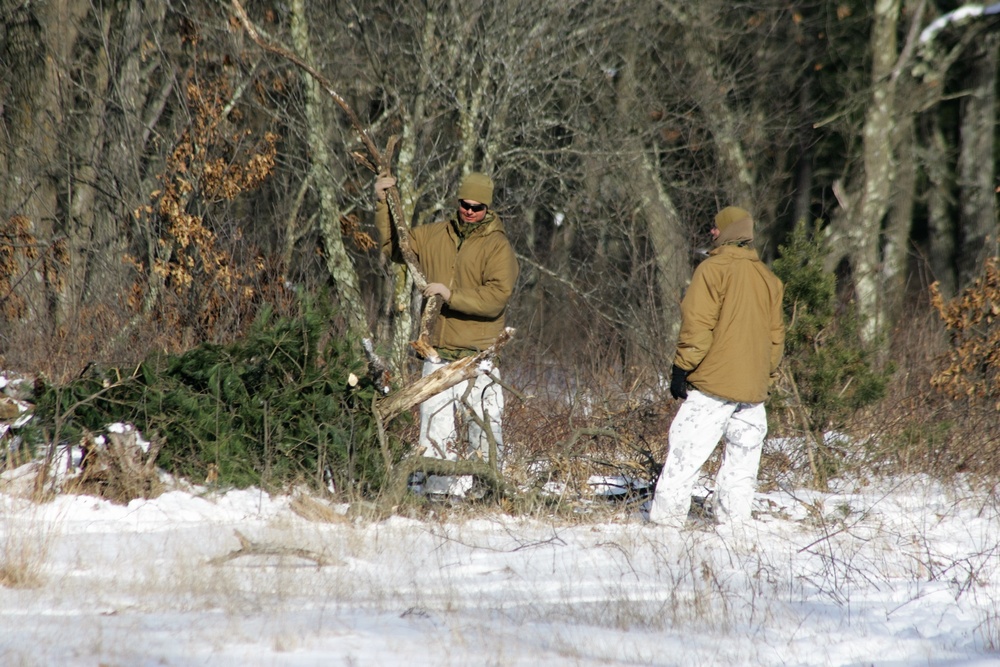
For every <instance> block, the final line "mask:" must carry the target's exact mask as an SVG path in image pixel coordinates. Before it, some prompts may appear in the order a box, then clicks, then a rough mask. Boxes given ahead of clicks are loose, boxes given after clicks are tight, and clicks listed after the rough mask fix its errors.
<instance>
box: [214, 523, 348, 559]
mask: <svg viewBox="0 0 1000 667" xmlns="http://www.w3.org/2000/svg"><path fill="white" fill-rule="evenodd" d="M233 532H234V533H235V534H236V539H238V540H239V541H240V548H239V549H236V550H234V551H230V552H229V553H228V554H226V555H224V556H217V557H215V558H213V559H211V560H209V561H208V562H209V564H210V565H221V564H223V563H227V562H229V561H231V560H234V559H236V558H240V557H241V556H278V557H280V558H285V557H288V556H291V557H293V558H301V559H303V560H310V561H312V562H314V563H316V566H317V567H323V566H324V565H341V564H342V563H340V562H339V561H331V560H330V559H328V558H327V557H326V556H324V555H323V554H321V553H318V552H316V551H312V550H310V549H302V548H299V547H285V546H281V545H277V544H267V543H264V542H254V541H253V540H250V539H249V538H247V536H246V535H244V534H243V533H241V532H240V531H238V530H234V531H233Z"/></svg>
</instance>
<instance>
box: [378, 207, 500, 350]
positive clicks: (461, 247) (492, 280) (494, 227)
mask: <svg viewBox="0 0 1000 667" xmlns="http://www.w3.org/2000/svg"><path fill="white" fill-rule="evenodd" d="M375 227H376V228H377V229H378V234H379V240H380V241H381V243H382V252H384V253H385V254H387V255H389V256H390V257H392V259H393V260H395V261H402V257H401V256H400V255H399V252H398V250H399V249H398V248H397V247H396V244H395V243H394V242H393V236H394V235H395V232H394V230H393V229H392V227H391V224H390V221H389V207H388V206H387V205H386V203H385V202H378V203H377V205H376V206H375ZM410 243H411V246H412V248H413V252H414V253H416V255H417V258H418V259H419V260H420V268H421V269H423V272H424V276H425V277H426V278H427V281H428V282H432V283H442V284H444V285H446V286H447V287H448V289H450V290H451V298H450V299H449V300H448V302H447V303H445V304H444V306H442V308H441V316H440V317H438V320H437V324H436V326H435V328H434V331H432V332H431V341H430V342H431V345H433V346H434V347H436V348H438V349H439V350H441V351H445V352H447V351H449V350H451V351H465V350H482V349H484V348H487V347H489V346H490V344H492V343H493V341H494V340H495V339H496V337H497V336H498V335H499V334H500V332H501V331H503V328H504V312H505V311H506V309H507V302H508V300H509V299H510V295H511V293H512V292H513V291H514V283H515V281H516V280H517V274H518V270H519V269H518V265H517V259H516V258H515V256H514V249H513V248H512V247H511V245H510V242H509V241H508V240H507V234H506V233H505V232H504V227H503V222H501V220H500V218H499V217H498V216H497V215H496V214H495V213H493V211H488V212H487V214H486V218H484V220H483V224H482V225H481V226H480V227H479V228H478V229H476V230H475V231H474V232H472V233H471V234H470V235H469V236H468V237H467V238H466V239H465V240H463V241H462V242H461V244H460V243H459V237H458V233H457V232H456V231H455V226H454V221H453V220H442V221H440V222H434V223H431V224H429V225H421V226H420V227H417V228H415V229H411V230H410Z"/></svg>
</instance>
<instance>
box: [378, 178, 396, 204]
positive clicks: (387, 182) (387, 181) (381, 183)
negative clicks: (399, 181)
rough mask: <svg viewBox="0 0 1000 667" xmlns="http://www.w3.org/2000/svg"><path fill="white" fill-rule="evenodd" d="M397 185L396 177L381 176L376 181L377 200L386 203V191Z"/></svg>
mask: <svg viewBox="0 0 1000 667" xmlns="http://www.w3.org/2000/svg"><path fill="white" fill-rule="evenodd" d="M395 184H396V177H395V176H379V177H378V178H376V179H375V198H376V199H378V200H379V201H385V191H386V190H388V189H389V188H391V187H392V186H394V185H395Z"/></svg>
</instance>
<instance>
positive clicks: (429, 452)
mask: <svg viewBox="0 0 1000 667" xmlns="http://www.w3.org/2000/svg"><path fill="white" fill-rule="evenodd" d="M445 365H446V362H441V363H434V362H430V361H425V362H424V368H423V374H424V376H427V375H430V374H431V373H433V372H434V371H436V370H438V369H439V368H442V367H443V366H445ZM483 370H484V372H483V373H481V374H479V375H477V376H476V377H475V378H473V379H471V380H466V381H465V382H460V383H458V384H457V385H455V386H454V387H450V388H449V389H445V390H444V391H442V392H441V393H439V394H436V395H435V396H432V397H431V398H429V399H427V400H426V401H424V402H423V403H421V405H420V441H419V445H420V446H419V449H418V452H417V455H418V456H430V457H433V458H438V459H447V460H449V461H456V460H458V459H459V458H463V459H467V458H475V457H479V458H482V460H484V461H488V460H489V456H490V444H489V443H490V441H489V437H488V436H487V434H486V432H485V431H483V429H482V428H481V427H480V426H479V424H478V423H476V420H474V419H473V418H472V415H471V414H470V412H469V409H468V408H467V407H466V405H465V404H464V403H463V402H462V397H463V396H465V392H466V391H467V390H468V389H469V384H470V383H471V384H472V390H471V391H469V395H468V399H467V402H468V404H469V406H470V407H471V408H472V409H473V410H474V411H475V414H476V415H477V416H478V417H479V418H480V419H482V420H483V421H484V422H486V423H487V424H489V427H490V430H491V431H492V433H493V437H494V438H495V439H496V442H497V459H498V460H497V466H498V467H499V465H500V463H501V462H502V461H503V451H504V450H503V432H502V424H501V416H502V415H503V389H502V388H501V386H500V385H499V384H497V383H496V382H494V381H493V379H492V378H491V377H490V375H488V373H492V374H493V375H495V376H496V377H497V378H499V377H500V371H499V370H498V369H496V368H494V367H493V366H492V364H489V362H485V367H483ZM484 415H485V417H484ZM471 484H472V478H471V477H469V478H468V479H466V478H458V479H455V478H452V477H437V476H433V475H432V476H431V477H430V478H429V479H428V480H427V483H426V485H425V487H424V490H425V492H427V493H448V494H451V495H464V492H465V491H467V490H468V489H467V488H465V487H469V486H471Z"/></svg>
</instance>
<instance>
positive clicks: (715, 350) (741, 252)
mask: <svg viewBox="0 0 1000 667" xmlns="http://www.w3.org/2000/svg"><path fill="white" fill-rule="evenodd" d="M712 236H713V238H714V240H715V248H714V249H713V250H712V251H711V253H710V254H709V256H708V258H707V259H706V260H705V261H703V262H702V263H701V264H699V265H698V267H697V268H696V269H695V272H694V275H693V276H692V278H691V285H690V287H689V288H688V290H687V293H686V294H685V295H684V299H683V300H682V302H681V318H682V320H681V331H680V336H679V339H678V341H677V352H676V354H675V356H674V365H673V369H672V376H671V383H670V393H671V395H672V396H673V397H674V398H675V399H679V400H684V403H683V405H681V407H680V409H679V410H678V411H677V415H676V416H675V417H674V420H673V422H672V423H671V425H670V434H669V444H670V449H669V451H668V453H667V460H666V463H664V466H663V471H662V472H661V473H660V478H659V480H657V483H656V491H655V493H654V496H653V501H652V503H651V505H650V510H649V520H650V521H651V522H653V523H657V524H664V525H669V526H673V527H678V528H679V527H681V526H683V524H684V522H685V520H686V519H687V515H688V509H689V507H690V504H691V489H692V486H693V485H694V482H695V480H696V478H697V476H698V472H699V470H700V469H701V466H702V465H703V464H704V463H705V461H707V460H708V457H709V456H710V455H711V454H712V451H713V450H714V449H715V447H716V445H717V444H718V443H719V440H720V439H722V438H725V443H726V448H725V453H724V455H723V461H722V466H721V468H720V469H719V473H718V476H717V477H716V489H715V502H714V508H715V515H716V519H717V521H718V522H719V523H720V524H736V525H744V524H745V523H746V522H747V521H748V520H749V519H750V510H751V505H752V502H753V494H754V489H755V487H756V483H757V468H758V466H759V464H760V454H761V449H762V447H763V444H764V436H765V435H767V415H766V413H765V411H764V401H765V399H767V395H768V390H769V387H770V384H771V378H772V376H773V375H774V373H775V372H776V371H777V368H778V364H779V363H780V361H781V357H782V353H783V351H784V343H785V327H784V322H783V317H782V303H781V302H782V298H783V296H784V287H783V285H782V284H781V281H780V280H779V279H778V278H777V276H775V275H774V274H773V273H772V272H771V271H770V269H768V268H767V267H766V266H765V265H764V263H763V262H761V260H760V257H759V256H758V255H757V251H756V250H754V248H753V246H752V243H753V218H752V217H751V216H750V214H749V213H748V212H747V211H746V210H744V209H742V208H738V207H735V206H729V207H727V208H724V209H723V210H722V211H720V212H719V214H718V215H716V217H715V226H714V227H713V228H712ZM689 385H690V387H691V389H690V391H689V390H688V386H689Z"/></svg>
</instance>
